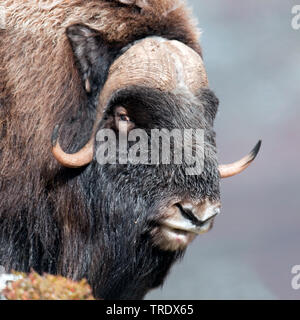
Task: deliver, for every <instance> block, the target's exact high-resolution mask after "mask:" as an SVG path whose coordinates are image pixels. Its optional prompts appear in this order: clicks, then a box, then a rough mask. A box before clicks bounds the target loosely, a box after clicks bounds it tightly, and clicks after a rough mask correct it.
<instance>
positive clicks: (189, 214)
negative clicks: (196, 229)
mask: <svg viewBox="0 0 300 320" xmlns="http://www.w3.org/2000/svg"><path fill="white" fill-rule="evenodd" d="M175 206H176V207H177V208H178V209H179V210H180V213H181V214H182V216H183V217H184V218H186V219H189V220H190V221H192V222H193V223H194V224H199V223H201V221H199V220H198V219H197V218H196V217H195V215H194V214H193V211H192V209H191V208H187V207H183V206H182V205H181V204H180V203H176V204H175Z"/></svg>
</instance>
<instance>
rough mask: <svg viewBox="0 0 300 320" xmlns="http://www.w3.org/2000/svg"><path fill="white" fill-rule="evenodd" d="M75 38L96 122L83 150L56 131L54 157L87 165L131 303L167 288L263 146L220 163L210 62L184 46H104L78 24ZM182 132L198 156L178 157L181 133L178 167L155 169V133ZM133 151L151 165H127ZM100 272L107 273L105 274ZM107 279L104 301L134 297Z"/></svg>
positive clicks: (91, 201) (173, 161)
mask: <svg viewBox="0 0 300 320" xmlns="http://www.w3.org/2000/svg"><path fill="white" fill-rule="evenodd" d="M69 37H70V39H71V42H72V46H73V50H74V53H75V56H76V57H77V61H78V62H79V64H80V68H81V71H82V75H83V84H84V86H85V88H86V91H87V93H88V94H91V93H92V92H93V90H97V92H98V93H99V94H98V95H97V105H98V106H97V118H96V119H95V125H94V129H93V134H92V137H91V139H90V141H89V142H88V143H87V144H86V146H85V147H84V148H82V149H81V150H80V151H78V152H77V153H75V154H67V153H65V152H64V151H63V150H62V148H61V147H60V145H59V142H58V128H56V130H55V131H54V135H53V154H54V156H55V158H56V159H57V160H58V161H59V162H60V163H61V164H62V165H63V166H65V167H70V168H80V167H84V166H85V167H86V168H85V169H84V171H83V173H81V174H82V176H83V177H84V178H83V179H82V190H84V191H83V192H84V193H85V196H86V200H87V202H88V205H89V208H90V210H91V212H93V214H95V215H96V216H97V219H98V221H99V227H98V229H99V232H101V233H102V236H101V237H100V238H101V239H100V240H99V242H100V243H101V248H102V251H103V252H104V251H106V252H105V254H104V256H105V257H106V258H104V259H106V260H105V263H109V262H108V261H112V260H113V259H115V260H116V261H114V262H113V263H111V264H110V272H113V273H114V274H115V277H117V279H119V282H121V283H123V284H124V275H125V274H126V279H127V280H126V281H127V282H128V283H129V282H130V281H131V282H132V283H133V284H132V285H135V287H134V288H135V289H133V287H132V286H131V287H130V286H129V287H130V289H128V286H127V290H131V293H132V294H131V296H129V297H141V296H143V295H144V294H145V292H146V291H147V290H148V289H149V288H152V287H154V286H157V285H159V284H160V283H161V282H162V279H163V277H164V276H165V274H166V272H167V270H168V268H169V266H170V264H171V263H172V262H173V261H174V260H175V259H176V257H179V256H180V255H181V254H182V252H183V251H184V249H185V248H186V246H187V245H188V244H189V243H190V242H191V241H192V240H193V239H194V238H195V237H196V235H198V234H201V233H204V232H206V231H208V230H209V229H210V228H211V227H212V225H213V222H214V219H215V217H216V215H217V214H218V213H219V212H220V189H219V182H220V178H223V177H228V176H232V175H234V174H236V173H239V172H241V171H242V170H244V169H245V168H246V167H247V166H248V165H249V164H250V163H251V162H252V161H253V159H254V158H255V156H256V154H257V152H258V149H259V145H258V146H257V147H256V148H255V149H254V151H253V152H252V153H251V154H250V155H248V156H246V157H245V158H243V159H242V160H240V161H238V162H236V163H234V164H231V165H223V166H219V165H218V160H217V150H216V142H215V132H214V130H213V122H214V119H215V116H216V113H217V109H218V99H217V98H216V96H215V95H214V93H213V92H212V91H211V90H210V89H209V87H208V81H207V76H206V72H205V68H204V65H203V61H202V58H201V57H200V56H199V55H198V54H197V53H196V52H195V51H193V50H192V49H191V48H189V47H188V46H186V45H184V44H183V43H181V42H178V41H176V40H167V39H163V38H158V37H149V38H145V39H142V40H139V41H137V42H135V43H132V44H130V45H127V46H122V45H120V44H114V45H112V44H109V45H106V46H104V45H103V42H101V41H100V40H99V39H97V38H94V37H93V32H92V31H90V30H89V29H86V28H84V27H80V26H77V27H72V29H71V30H69ZM101 61H102V62H101ZM103 61H106V64H105V65H103ZM97 70H98V71H97ZM104 75H105V76H104ZM95 84H96V85H95ZM97 84H98V85H97ZM93 88H96V89H93ZM174 129H175V130H178V131H177V132H179V133H182V135H181V136H180V135H179V136H177V138H178V137H179V140H180V139H181V140H180V142H181V144H180V143H179V144H178V145H181V146H182V145H184V141H188V143H189V146H190V149H191V153H189V155H185V153H184V152H183V153H182V158H181V160H182V161H181V162H180V161H178V158H176V152H178V145H177V144H176V141H175V140H176V139H177V138H176V137H175V138H174V139H169V140H171V142H170V157H169V160H170V161H169V163H167V164H166V163H162V161H161V158H159V161H156V162H154V163H152V164H149V163H150V162H151V161H150V160H151V156H152V153H153V152H154V151H153V148H151V141H152V140H151V139H152V138H153V136H152V135H153V132H156V133H157V132H160V133H162V136H163V138H162V139H164V137H165V135H166V134H167V133H170V132H174V131H173V130H174ZM103 130H107V131H103ZM196 130H198V131H196ZM101 132H106V133H109V132H111V133H114V136H115V140H113V138H112V140H110V141H109V142H108V141H107V140H106V139H102V138H103V136H101ZM186 132H187V134H186ZM194 132H199V133H201V132H202V133H203V135H202V139H201V137H200V139H199V140H197V137H196V136H194V135H193V133H194ZM131 133H133V136H134V137H136V136H139V139H136V140H137V141H132V139H131V140H130V139H127V142H128V144H127V148H126V149H125V150H124V147H122V148H123V149H122V150H121V149H120V148H121V144H120V141H121V140H122V139H123V138H124V137H125V139H126V138H127V137H129V136H130V134H131ZM139 133H140V135H139ZM191 135H192V137H191ZM141 137H142V138H141ZM188 138H190V140H189V139H188ZM141 139H142V140H143V144H141ZM185 139H187V140H185ZM128 140H130V141H128ZM133 140H134V139H133ZM145 141H146V142H145ZM138 142H140V144H137V143H138ZM177 142H178V141H177ZM109 144H110V145H109ZM145 146H146V147H149V148H145ZM134 148H135V149H134ZM143 148H145V149H146V151H147V152H146V156H145V155H144V154H143V153H144V151H145V150H143ZM179 149H180V148H179ZM103 150H106V153H105V152H103ZM132 150H135V151H136V154H135V156H137V155H139V156H140V157H141V156H143V159H144V160H145V159H147V160H149V162H148V163H132V162H130V161H128V162H126V161H125V162H122V161H121V160H120V159H121V157H122V156H124V154H127V155H128V154H129V153H130V152H132ZM158 150H159V154H160V157H162V155H163V154H164V152H166V150H164V145H163V143H161V144H158ZM181 150H182V149H181ZM110 151H112V153H113V158H114V160H115V162H109V163H105V164H104V163H102V159H103V155H104V157H105V155H107V153H108V152H110ZM142 154H143V155H142ZM114 155H116V157H114ZM101 157H102V158H101ZM197 157H198V158H197ZM108 158H109V157H108ZM191 158H192V159H194V160H195V161H196V162H195V163H194V164H193V165H197V164H201V170H200V171H194V172H193V170H191V169H193V165H191V161H190V160H191ZM135 159H136V158H135ZM99 217H101V218H99ZM109 243H110V244H109ZM108 248H109V249H108ZM107 251H109V253H108V252H107ZM99 255H100V256H101V253H99ZM99 259H100V257H99ZM122 259H123V260H122ZM122 261H123V264H122ZM121 265H123V266H124V265H129V266H127V267H124V268H125V269H126V268H127V269H128V270H127V271H126V272H127V273H126V272H125V271H124V270H125V269H124V270H123V269H122V268H121V267H120V266H121ZM131 265H133V266H131ZM121 269H122V270H121ZM99 272H100V271H99ZM101 272H102V275H103V274H104V273H105V272H104V271H103V268H102V269H101ZM116 273H118V276H116ZM123 273H124V274H123ZM121 274H123V278H122V277H121ZM106 277H109V276H108V275H107V273H106ZM137 278H138V279H137ZM147 279H148V280H147ZM150 279H151V280H150ZM99 282H100V284H99V288H100V289H99V290H100V293H101V295H102V296H106V297H123V298H124V297H128V294H127V295H126V294H123V295H122V294H119V295H116V293H115V292H116V290H117V289H116V288H118V286H120V285H119V284H117V281H114V282H113V284H112V283H110V285H108V284H107V283H108V280H107V278H106V280H105V281H104V280H99ZM101 286H102V289H101ZM137 286H138V287H139V290H138V291H136V290H137V289H136V287H137ZM104 287H105V288H106V292H104V291H105V289H103V288H104ZM123 287H124V286H123ZM123 287H122V288H123ZM141 287H143V289H141ZM108 291H109V292H110V294H108V293H107V292H108ZM112 292H114V293H112ZM134 292H135V293H134Z"/></svg>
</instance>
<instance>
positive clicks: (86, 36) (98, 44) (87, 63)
mask: <svg viewBox="0 0 300 320" xmlns="http://www.w3.org/2000/svg"><path fill="white" fill-rule="evenodd" d="M67 36H68V39H69V41H70V43H71V46H72V49H73V53H74V56H75V61H76V64H77V67H78V69H79V72H80V74H81V77H82V81H83V84H84V87H85V90H86V91H87V92H88V93H92V92H97V91H99V90H101V88H102V87H103V85H104V83H105V80H106V77H107V74H108V70H109V67H110V65H111V64H112V62H113V61H114V60H115V59H116V57H117V56H118V54H119V51H120V49H121V45H120V44H118V43H109V42H107V41H105V40H104V37H103V36H102V35H101V34H100V33H99V32H98V31H95V30H92V29H90V28H89V27H87V26H85V25H73V26H70V27H68V28H67Z"/></svg>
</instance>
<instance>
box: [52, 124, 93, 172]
mask: <svg viewBox="0 0 300 320" xmlns="http://www.w3.org/2000/svg"><path fill="white" fill-rule="evenodd" d="M58 131H59V125H56V126H55V128H54V130H53V133H52V138H51V143H52V153H53V155H54V158H55V159H56V160H57V161H58V162H59V163H60V164H61V165H63V166H64V167H67V168H80V167H83V166H86V165H88V164H89V163H90V162H91V161H92V160H93V155H94V135H92V138H91V139H90V141H89V142H88V143H87V144H86V145H85V146H84V147H83V148H82V149H81V150H80V151H78V152H76V153H72V154H68V153H65V152H64V151H63V150H62V148H61V146H60V144H59V142H58Z"/></svg>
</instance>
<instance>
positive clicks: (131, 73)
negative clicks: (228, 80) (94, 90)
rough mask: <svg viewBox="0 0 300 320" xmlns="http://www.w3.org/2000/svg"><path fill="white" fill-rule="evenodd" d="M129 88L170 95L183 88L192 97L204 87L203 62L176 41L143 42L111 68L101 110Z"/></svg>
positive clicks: (152, 39) (150, 40) (156, 40)
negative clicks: (141, 87)
mask: <svg viewBox="0 0 300 320" xmlns="http://www.w3.org/2000/svg"><path fill="white" fill-rule="evenodd" d="M131 85H140V86H146V87H151V88H156V89H159V90H161V91H173V90H175V89H176V88H177V87H178V86H179V85H185V86H186V88H188V89H189V90H190V91H191V92H192V93H196V92H197V90H198V89H199V88H200V87H203V86H207V85H208V80H207V75H206V71H205V68H204V64H203V60H202V58H201V57H200V55H199V54H198V53H196V52H195V51H194V50H193V49H191V48H190V47H188V46H186V45H185V44H183V43H181V42H179V41H177V40H166V39H163V38H158V37H157V38H146V39H143V40H142V41H140V42H138V43H136V44H134V45H133V46H132V47H131V48H129V49H128V50H127V51H126V52H124V53H123V54H122V55H121V56H120V57H119V58H118V59H116V61H115V62H114V63H113V64H112V65H111V67H110V70H109V74H108V78H107V81H106V83H105V85H104V87H103V90H102V92H101V95H100V109H102V110H103V109H104V108H105V107H106V104H107V102H108V101H109V99H110V97H111V95H112V94H113V93H114V92H116V91H117V90H119V89H122V88H125V87H127V86H131Z"/></svg>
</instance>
